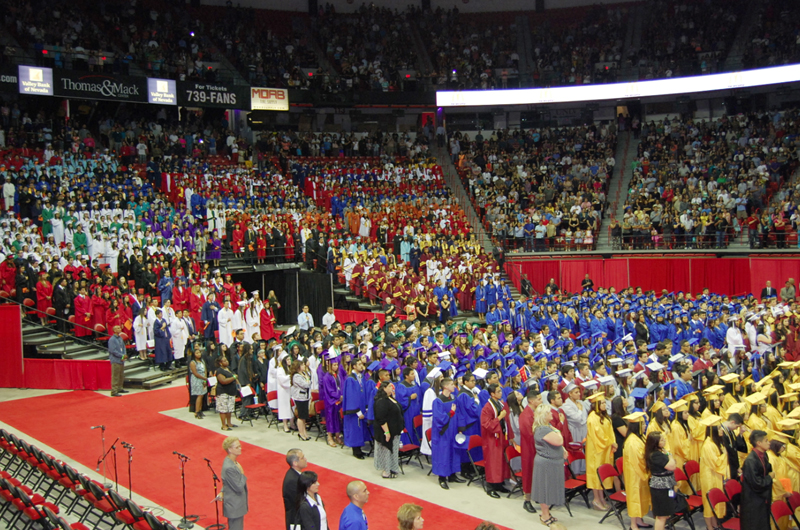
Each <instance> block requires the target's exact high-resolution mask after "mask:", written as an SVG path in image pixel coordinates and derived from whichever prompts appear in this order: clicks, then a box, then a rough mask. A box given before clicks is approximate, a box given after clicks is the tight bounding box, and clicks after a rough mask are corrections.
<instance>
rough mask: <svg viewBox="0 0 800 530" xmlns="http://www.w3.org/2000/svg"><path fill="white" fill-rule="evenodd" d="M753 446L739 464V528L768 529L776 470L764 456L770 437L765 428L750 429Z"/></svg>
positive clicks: (750, 529) (751, 529) (749, 529)
mask: <svg viewBox="0 0 800 530" xmlns="http://www.w3.org/2000/svg"><path fill="white" fill-rule="evenodd" d="M750 444H751V445H752V446H753V450H752V451H751V452H750V454H749V455H747V458H746V459H745V461H744V464H742V508H741V513H742V519H741V526H742V528H747V529H748V530H769V528H770V523H769V510H770V501H771V500H772V480H773V479H774V478H775V472H774V471H772V465H771V464H770V463H769V458H768V457H767V450H768V449H769V440H768V439H767V433H766V432H764V431H753V432H752V433H750Z"/></svg>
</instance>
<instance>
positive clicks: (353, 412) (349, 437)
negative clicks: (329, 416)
mask: <svg viewBox="0 0 800 530" xmlns="http://www.w3.org/2000/svg"><path fill="white" fill-rule="evenodd" d="M342 410H343V412H344V425H343V428H344V444H345V445H346V446H347V447H352V448H353V456H354V457H356V458H358V459H359V460H364V453H363V452H362V450H361V448H362V447H363V446H364V427H365V425H366V422H367V419H366V412H367V403H366V393H365V392H364V362H363V361H362V360H361V359H356V362H355V363H353V371H352V372H351V373H350V375H349V376H348V377H347V378H346V379H345V381H344V389H343V392H342Z"/></svg>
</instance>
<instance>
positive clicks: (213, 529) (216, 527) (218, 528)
mask: <svg viewBox="0 0 800 530" xmlns="http://www.w3.org/2000/svg"><path fill="white" fill-rule="evenodd" d="M205 461H206V464H207V465H208V469H210V470H211V478H212V479H213V480H214V509H215V510H216V512H217V523H216V524H211V525H208V526H206V530H225V525H224V524H220V522H219V501H218V499H217V497H219V493H218V490H217V482H219V481H220V480H219V477H217V474H216V473H215V472H214V468H213V467H211V460H209V459H208V458H206V459H205Z"/></svg>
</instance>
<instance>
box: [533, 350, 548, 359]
mask: <svg viewBox="0 0 800 530" xmlns="http://www.w3.org/2000/svg"><path fill="white" fill-rule="evenodd" d="M544 357H545V355H544V352H539V353H537V354H536V355H534V356H533V360H534V361H541V360H542V359H544Z"/></svg>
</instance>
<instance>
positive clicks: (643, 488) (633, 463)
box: [622, 412, 650, 530]
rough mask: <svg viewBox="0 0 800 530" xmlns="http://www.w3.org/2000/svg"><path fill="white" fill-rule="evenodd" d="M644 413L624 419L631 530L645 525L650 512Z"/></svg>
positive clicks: (626, 476)
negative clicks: (626, 431)
mask: <svg viewBox="0 0 800 530" xmlns="http://www.w3.org/2000/svg"><path fill="white" fill-rule="evenodd" d="M644 418H645V414H644V412H634V413H633V414H629V415H627V416H625V417H623V418H622V419H623V420H625V421H627V422H628V434H627V436H626V437H625V446H624V447H623V449H622V458H623V466H622V469H623V477H624V479H625V497H626V500H627V505H628V508H627V509H628V516H629V517H630V518H631V530H639V525H640V524H645V523H644V520H643V519H642V517H644V516H645V515H647V512H649V511H650V473H649V471H648V470H647V464H646V463H645V461H644V436H643V435H642V432H643V431H644Z"/></svg>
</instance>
